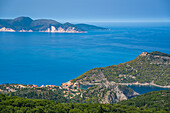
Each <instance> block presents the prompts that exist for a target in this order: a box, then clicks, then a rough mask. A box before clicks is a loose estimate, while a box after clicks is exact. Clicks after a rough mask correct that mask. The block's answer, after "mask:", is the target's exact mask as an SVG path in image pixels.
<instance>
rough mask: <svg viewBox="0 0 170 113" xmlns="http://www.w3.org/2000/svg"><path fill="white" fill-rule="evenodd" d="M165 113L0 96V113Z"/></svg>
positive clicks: (123, 107)
mask: <svg viewBox="0 0 170 113" xmlns="http://www.w3.org/2000/svg"><path fill="white" fill-rule="evenodd" d="M103 112H108V113H114V112H116V113H132V112H133V113H134V112H135V113H152V112H154V113H160V112H162V113H165V112H166V111H163V110H161V111H159V110H156V109H155V108H152V109H143V108H136V107H133V106H132V107H131V106H125V105H118V104H75V103H69V104H65V103H56V102H54V101H49V100H38V99H25V98H20V97H10V96H6V95H4V94H0V113H103Z"/></svg>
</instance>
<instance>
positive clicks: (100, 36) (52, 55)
mask: <svg viewBox="0 0 170 113" xmlns="http://www.w3.org/2000/svg"><path fill="white" fill-rule="evenodd" d="M152 24H153V25H151V26H144V25H143V24H140V25H139V24H134V23H133V25H132V26H129V24H128V25H126V24H125V25H122V24H121V25H120V26H119V25H118V24H116V25H115V24H106V25H105V26H107V27H109V28H110V30H108V31H95V32H94V31H93V32H92V31H91V32H88V33H79V34H71V33H70V34H69V33H67V34H66V33H40V32H33V33H17V32H16V33H15V32H14V33H7V32H0V84H2V83H20V84H37V85H42V84H44V85H46V84H54V85H60V84H61V83H63V82H66V81H68V80H71V79H73V78H76V77H78V76H79V75H81V74H83V73H84V72H86V71H88V70H89V69H92V68H95V67H104V66H109V65H113V64H119V63H124V62H126V61H129V60H133V59H134V58H136V57H137V56H138V55H139V54H140V53H141V52H143V51H148V52H151V51H161V52H165V53H170V24H169V23H168V24H166V25H165V23H163V24H159V25H157V24H154V23H152ZM102 25H104V24H102ZM146 25H147V24H146Z"/></svg>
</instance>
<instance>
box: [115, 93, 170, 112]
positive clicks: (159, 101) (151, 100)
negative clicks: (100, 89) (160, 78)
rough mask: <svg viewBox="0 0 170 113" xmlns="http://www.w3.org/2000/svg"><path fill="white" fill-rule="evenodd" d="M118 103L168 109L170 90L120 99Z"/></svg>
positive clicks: (169, 107)
mask: <svg viewBox="0 0 170 113" xmlns="http://www.w3.org/2000/svg"><path fill="white" fill-rule="evenodd" d="M118 104H121V105H128V106H134V107H140V108H144V109H145V108H156V109H157V110H161V109H164V110H166V111H170V90H163V91H153V92H149V93H146V94H143V95H140V96H137V97H134V98H131V99H128V100H123V101H120V102H119V103H118Z"/></svg>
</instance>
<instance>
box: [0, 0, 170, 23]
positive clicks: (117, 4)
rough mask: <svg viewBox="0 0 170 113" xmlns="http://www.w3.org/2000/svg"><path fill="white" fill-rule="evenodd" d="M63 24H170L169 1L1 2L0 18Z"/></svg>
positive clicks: (50, 0) (78, 0)
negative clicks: (95, 22)
mask: <svg viewBox="0 0 170 113" xmlns="http://www.w3.org/2000/svg"><path fill="white" fill-rule="evenodd" d="M18 16H29V17H31V18H33V19H37V18H50V19H55V20H58V21H61V22H65V21H70V22H88V21H90V22H94V21H101V22H102V21H170V0H0V18H15V17H18Z"/></svg>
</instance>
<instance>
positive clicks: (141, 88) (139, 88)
mask: <svg viewBox="0 0 170 113" xmlns="http://www.w3.org/2000/svg"><path fill="white" fill-rule="evenodd" d="M128 87H130V88H132V89H133V90H134V91H136V92H137V93H139V94H144V93H148V92H151V91H160V90H170V88H161V87H156V86H140V85H131V86H130V85H129V86H128Z"/></svg>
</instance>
